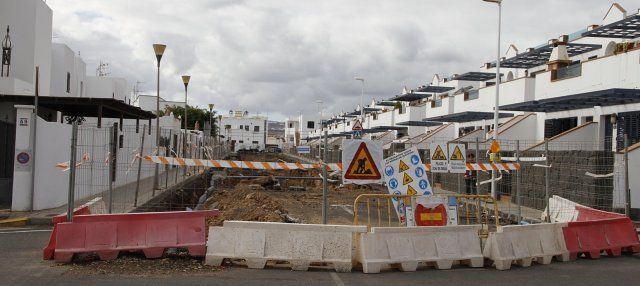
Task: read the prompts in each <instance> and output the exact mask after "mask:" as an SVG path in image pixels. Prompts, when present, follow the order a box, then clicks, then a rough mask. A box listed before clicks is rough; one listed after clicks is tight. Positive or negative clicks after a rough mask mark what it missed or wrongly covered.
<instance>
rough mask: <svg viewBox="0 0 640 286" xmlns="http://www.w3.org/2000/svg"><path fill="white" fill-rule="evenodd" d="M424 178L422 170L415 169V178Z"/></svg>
mask: <svg viewBox="0 0 640 286" xmlns="http://www.w3.org/2000/svg"><path fill="white" fill-rule="evenodd" d="M422 176H424V169H423V168H422V167H418V168H416V177H418V178H420V177H422Z"/></svg>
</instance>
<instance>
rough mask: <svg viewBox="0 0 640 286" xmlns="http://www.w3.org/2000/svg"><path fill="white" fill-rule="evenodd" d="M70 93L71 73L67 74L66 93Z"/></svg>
mask: <svg viewBox="0 0 640 286" xmlns="http://www.w3.org/2000/svg"><path fill="white" fill-rule="evenodd" d="M70 92H71V73H67V93H70Z"/></svg>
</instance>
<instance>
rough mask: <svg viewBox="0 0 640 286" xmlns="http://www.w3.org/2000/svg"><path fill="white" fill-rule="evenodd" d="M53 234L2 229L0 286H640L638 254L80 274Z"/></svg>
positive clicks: (46, 231) (25, 229)
mask: <svg viewBox="0 0 640 286" xmlns="http://www.w3.org/2000/svg"><path fill="white" fill-rule="evenodd" d="M50 233H51V232H50V230H49V229H34V228H0V258H1V259H0V285H118V286H124V285H152V286H158V285H189V286H193V285H278V286H285V285H305V286H311V285H337V286H342V285H510V286H512V285H518V286H525V285H545V286H546V285H563V286H567V285H581V286H588V285H613V284H615V285H616V286H624V285H634V286H637V285H640V271H639V270H640V255H634V256H626V257H617V258H607V257H603V258H601V259H599V260H587V259H581V260H578V261H575V262H567V263H558V262H554V263H552V264H551V265H534V266H532V267H529V268H519V267H515V266H514V267H513V268H512V269H511V270H509V271H496V270H494V269H489V268H484V269H471V268H466V267H459V268H456V269H452V270H434V269H425V270H419V271H417V272H412V273H409V272H407V273H402V272H396V271H393V272H384V273H381V274H368V275H367V274H363V273H359V272H357V271H356V272H353V273H335V272H333V271H323V270H316V271H309V272H294V271H289V270H283V269H266V270H252V269H246V268H241V267H231V268H228V269H225V270H223V271H218V272H211V274H204V275H202V274H198V275H190V276H187V275H175V276H163V277H144V278H140V277H133V276H114V275H77V274H71V273H69V267H70V266H66V265H56V264H55V263H54V262H52V261H43V260H42V248H43V247H44V246H45V244H46V243H47V241H48V239H49V235H50Z"/></svg>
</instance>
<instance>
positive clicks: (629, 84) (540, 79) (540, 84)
mask: <svg viewBox="0 0 640 286" xmlns="http://www.w3.org/2000/svg"><path fill="white" fill-rule="evenodd" d="M639 57H640V49H635V50H631V51H629V52H626V53H620V54H613V55H610V56H604V57H600V58H596V59H592V60H588V61H583V62H582V63H581V64H580V65H579V66H575V67H574V66H573V65H572V66H569V67H566V68H565V69H566V70H563V71H560V70H558V72H557V73H556V79H553V77H552V73H551V72H549V71H547V72H543V73H539V74H537V75H536V81H535V85H536V87H535V92H536V96H535V100H542V99H547V98H554V97H560V96H566V95H572V94H578V93H585V92H591V91H598V90H606V89H611V88H623V89H626V88H631V89H632V88H637V87H638V85H639V84H640V80H638V79H639V78H640V64H638V58H639ZM558 73H560V74H558ZM501 104H502V102H501Z"/></svg>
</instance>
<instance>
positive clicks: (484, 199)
mask: <svg viewBox="0 0 640 286" xmlns="http://www.w3.org/2000/svg"><path fill="white" fill-rule="evenodd" d="M437 196H441V197H442V196H446V197H447V201H448V200H449V198H455V199H456V203H457V216H458V224H464V225H470V224H480V225H483V228H482V230H481V233H480V234H479V235H480V236H483V237H486V236H487V235H488V233H489V231H491V230H495V229H496V228H497V227H498V226H499V225H500V212H499V207H498V204H497V203H496V201H495V200H494V199H493V198H492V197H491V196H490V195H458V194H451V195H437ZM411 197H412V196H410V195H394V194H362V195H359V196H358V197H357V198H356V199H355V201H354V202H353V224H354V225H362V224H366V225H367V227H369V228H371V227H385V226H386V227H402V226H404V225H403V222H402V221H400V218H399V217H398V216H397V214H396V211H395V207H394V205H393V201H394V200H404V201H405V205H410V203H409V201H408V200H410V199H411ZM365 214H366V223H364V222H363V218H361V216H364V215H365ZM372 217H373V220H372Z"/></svg>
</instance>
